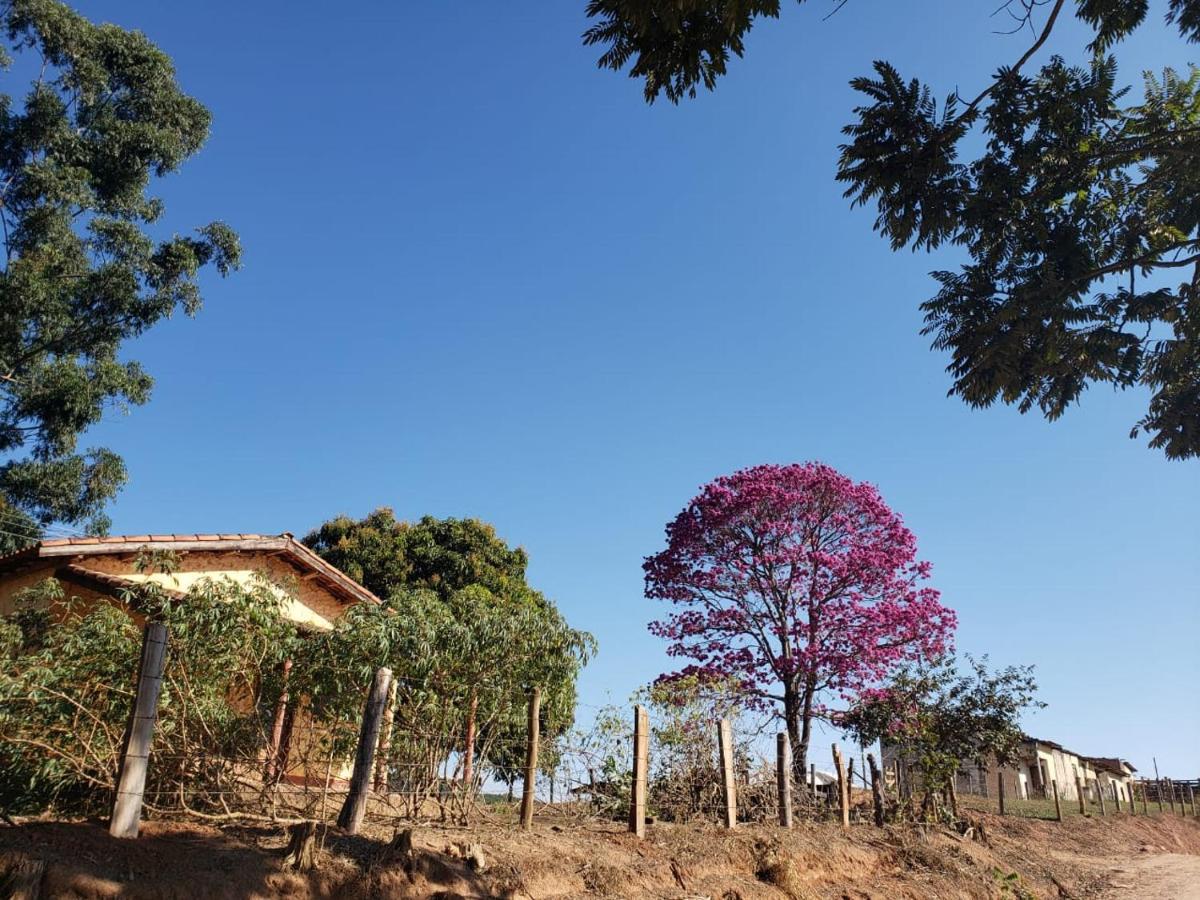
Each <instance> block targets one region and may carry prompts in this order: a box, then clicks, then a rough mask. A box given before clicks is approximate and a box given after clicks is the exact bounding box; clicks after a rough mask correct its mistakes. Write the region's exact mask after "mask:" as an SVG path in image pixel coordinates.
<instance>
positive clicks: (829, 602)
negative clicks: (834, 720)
mask: <svg viewBox="0 0 1200 900" xmlns="http://www.w3.org/2000/svg"><path fill="white" fill-rule="evenodd" d="M644 569H645V572H646V595H647V596H648V597H650V598H653V599H659V600H664V601H667V602H668V603H671V604H672V605H673V606H674V607H675V608H676V609H675V611H674V612H672V613H671V614H670V615H668V616H667V617H666V618H665V619H663V620H661V621H658V622H655V623H653V624H652V625H651V631H652V632H654V633H655V634H658V635H659V636H661V637H664V638H666V639H667V640H668V641H669V642H670V645H669V647H668V651H667V652H668V653H669V654H670V655H671V656H675V657H682V658H684V659H688V660H691V661H692V662H691V664H690V665H688V666H686V667H685V668H684V669H682V670H681V671H680V672H677V673H672V674H669V675H666V676H664V678H665V679H666V680H673V679H676V678H679V677H685V678H691V677H699V678H701V679H718V680H720V681H722V682H727V681H728V680H729V679H733V680H736V681H737V682H738V683H739V685H740V690H741V691H742V693H743V695H744V696H745V697H747V699H748V701H749V702H752V703H757V704H759V705H765V706H768V707H774V708H777V709H781V712H782V718H783V720H784V724H785V726H786V727H787V731H788V738H789V741H790V743H791V745H792V754H793V755H792V760H793V764H794V766H795V767H796V772H797V773H798V775H803V773H804V771H805V767H806V762H807V754H808V744H809V738H810V736H811V726H812V720H813V718H814V717H816V716H828V715H829V714H830V713H831V712H832V710H831V709H830V707H828V706H827V702H828V701H829V700H830V699H832V698H833V697H837V696H841V697H844V698H847V699H849V698H852V697H853V696H855V695H856V694H857V693H858V692H860V691H862V690H864V689H866V688H869V687H871V686H873V685H875V684H876V683H877V682H879V681H880V680H882V679H883V678H885V677H887V676H888V675H889V674H890V673H891V672H892V671H893V670H895V669H896V668H897V667H899V666H901V665H903V664H904V663H906V662H909V661H913V660H916V659H921V658H936V657H938V656H940V655H941V654H942V653H943V652H944V651H945V650H946V648H947V647H948V645H949V642H950V640H951V637H952V635H953V630H954V626H955V616H954V613H953V612H952V611H950V610H949V609H947V608H946V607H944V606H943V605H942V604H941V602H940V601H939V595H938V592H937V591H936V590H934V589H933V588H931V587H928V586H924V585H923V584H922V583H923V582H924V581H926V580H927V579H928V578H929V571H930V567H929V564H928V563H926V562H922V561H919V560H918V559H917V547H916V538H915V537H914V536H913V534H912V532H911V531H909V530H908V529H907V528H906V527H905V526H904V523H903V522H902V521H901V519H900V517H899V516H898V515H896V514H895V513H894V512H893V511H892V510H891V509H889V508H888V506H887V505H886V504H885V503H884V502H883V499H882V498H881V497H880V496H879V492H878V491H877V490H876V489H875V488H874V487H872V486H871V485H869V484H856V483H855V482H853V481H851V480H850V479H849V478H847V477H846V476H844V475H842V474H840V473H839V472H837V471H835V470H834V469H832V468H830V467H829V466H825V465H821V464H818V463H807V464H804V465H788V466H778V465H761V466H754V467H753V468H749V469H743V470H741V471H739V472H735V473H734V474H732V475H727V476H723V477H721V478H718V479H716V480H715V481H713V482H711V483H709V484H707V485H705V486H704V487H703V488H702V489H701V491H700V494H699V495H698V496H696V497H695V498H694V499H693V500H692V501H691V502H690V503H689V504H688V506H687V507H686V508H685V509H684V510H683V511H682V512H681V513H680V514H679V515H678V516H676V518H675V519H674V521H672V522H671V523H670V524H669V525H668V526H667V546H666V547H665V548H664V549H663V550H661V551H660V552H658V553H656V554H654V555H653V556H650V557H648V558H647V559H646V562H645V566H644Z"/></svg>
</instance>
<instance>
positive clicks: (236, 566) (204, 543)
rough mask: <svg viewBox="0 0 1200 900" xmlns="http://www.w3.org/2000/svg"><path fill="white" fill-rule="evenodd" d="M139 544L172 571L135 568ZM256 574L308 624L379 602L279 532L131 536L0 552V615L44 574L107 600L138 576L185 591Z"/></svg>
mask: <svg viewBox="0 0 1200 900" xmlns="http://www.w3.org/2000/svg"><path fill="white" fill-rule="evenodd" d="M146 549H150V550H170V551H172V552H174V553H175V554H176V557H177V559H178V562H179V568H178V571H176V572H173V573H171V574H164V573H161V572H139V571H138V570H137V568H136V566H135V564H134V560H135V559H136V557H137V556H138V554H139V553H141V552H142V551H144V550H146ZM257 575H265V576H266V577H267V578H268V579H269V580H270V581H271V582H273V583H281V584H287V585H288V586H289V587H290V588H291V591H290V592H287V593H283V592H282V591H281V596H284V597H285V599H286V606H285V608H284V615H285V616H286V617H287V618H289V619H291V620H292V621H294V622H296V623H298V624H300V625H302V626H307V628H309V629H312V630H325V629H328V628H330V627H332V622H333V621H334V620H335V619H336V618H337V617H338V616H340V615H341V614H342V613H343V612H345V611H346V609H348V608H349V607H350V606H351V605H352V604H355V603H379V602H380V601H379V598H378V597H376V596H375V595H374V594H372V593H371V592H370V591H369V590H367V589H366V588H365V587H363V586H362V585H361V584H359V583H358V582H356V581H354V580H353V579H352V578H350V576H348V575H346V574H345V573H343V572H341V571H339V570H338V569H336V568H334V567H333V566H331V565H330V564H329V563H327V562H325V560H323V559H321V557H319V556H317V554H315V553H313V552H312V551H311V550H309V549H308V548H307V547H305V546H304V545H303V544H301V543H300V542H299V541H297V540H296V539H295V538H294V537H293V536H292V535H290V534H287V533H284V534H278V535H262V534H139V535H127V536H123V537H72V538H59V539H55V540H45V541H41V542H39V543H37V544H34V545H32V546H30V547H26V548H25V549H23V550H18V551H16V552H15V553H10V554H8V555H7V556H3V557H0V615H7V614H9V613H11V612H13V611H14V609H15V607H16V601H17V597H18V595H19V594H20V593H21V592H22V591H23V590H24V589H25V588H28V587H31V586H33V585H35V584H37V583H38V582H40V581H43V580H45V579H46V578H48V577H53V578H56V579H58V580H59V581H60V582H62V583H63V585H64V586H65V587H66V588H67V590H68V591H69V592H70V594H71V595H72V596H78V597H80V598H81V599H83V600H99V599H106V600H107V599H111V598H112V597H114V595H116V594H117V593H118V592H120V591H122V590H125V589H128V588H130V587H135V586H136V585H138V584H139V583H142V582H146V581H156V582H158V583H159V584H161V585H162V586H163V587H164V588H166V589H168V590H173V591H177V592H180V593H185V592H186V591H187V590H188V589H189V588H190V587H192V586H193V585H194V584H196V583H197V582H198V581H200V580H201V579H204V578H212V579H221V578H231V579H233V580H234V581H237V582H239V583H242V584H245V583H248V582H249V581H250V580H251V579H253V578H255V577H256V576H257Z"/></svg>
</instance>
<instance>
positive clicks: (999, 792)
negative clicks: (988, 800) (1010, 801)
mask: <svg viewBox="0 0 1200 900" xmlns="http://www.w3.org/2000/svg"><path fill="white" fill-rule="evenodd" d="M996 799H998V800H999V801H1000V815H1004V772H1003V771H999V772H997V773H996Z"/></svg>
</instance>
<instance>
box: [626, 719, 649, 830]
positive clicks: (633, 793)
mask: <svg viewBox="0 0 1200 900" xmlns="http://www.w3.org/2000/svg"><path fill="white" fill-rule="evenodd" d="M649 768H650V715H649V713H647V712H646V707H644V706H635V707H634V708H633V784H632V785H631V790H630V792H629V830H630V831H632V832H633V833H634V834H636V835H637V836H638V837H640V838H644V837H645V836H646V774H647V771H648V770H649Z"/></svg>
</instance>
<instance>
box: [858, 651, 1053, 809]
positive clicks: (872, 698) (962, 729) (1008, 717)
mask: <svg viewBox="0 0 1200 900" xmlns="http://www.w3.org/2000/svg"><path fill="white" fill-rule="evenodd" d="M1036 695H1037V682H1036V681H1035V680H1034V677H1033V668H1032V667H1031V666H1008V667H1007V668H1004V669H1000V670H998V671H996V672H992V671H989V669H988V667H987V658H986V657H984V658H983V659H974V658H972V657H967V667H966V668H965V669H963V668H961V667H960V666H959V665H958V664H957V662H956V660H955V659H954V658H953V657H952V656H949V655H947V656H945V657H943V658H942V659H940V660H936V661H927V660H922V661H919V662H918V663H916V664H915V665H912V666H908V667H905V668H904V669H903V670H902V671H900V672H898V673H896V675H895V676H894V677H893V678H892V679H890V680H889V681H888V683H887V684H886V685H884V686H883V687H880V688H877V689H875V690H871V691H868V692H866V693H864V695H863V696H862V697H860V698H859V699H858V701H857V702H856V703H855V704H854V705H853V706H852V707H851V708H850V709H849V710H848V711H847V712H846V713H844V714H843V715H841V716H839V717H838V719H837V724H838V725H839V726H840V727H842V728H844V729H846V730H847V731H849V732H851V733H852V734H853V735H854V737H855V738H856V740H857V742H858V743H859V744H860V745H864V746H865V745H867V744H873V743H874V742H875V741H878V740H884V741H887V742H889V743H891V744H894V745H897V746H899V747H900V748H901V750H902V751H903V753H904V755H905V759H906V761H907V763H908V765H909V766H910V767H911V768H913V769H914V770H915V771H916V772H917V773H918V774H919V775H920V776H921V780H922V782H923V784H924V785H925V787H926V788H927V789H929V790H941V789H943V788H946V787H948V786H950V785H951V784H952V783H953V779H954V776H955V774H956V773H957V772H958V770H959V768H960V766H961V765H962V763H964V762H976V763H979V764H981V765H989V764H990V763H991V762H992V761H997V762H999V763H1000V764H1008V763H1011V762H1012V761H1013V760H1015V759H1016V756H1017V751H1018V750H1019V748H1020V746H1021V742H1022V741H1023V740H1024V739H1025V735H1024V732H1022V731H1021V714H1022V713H1023V712H1025V710H1027V709H1030V708H1038V707H1042V706H1045V704H1044V703H1041V702H1040V701H1038V700H1037V699H1036Z"/></svg>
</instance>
